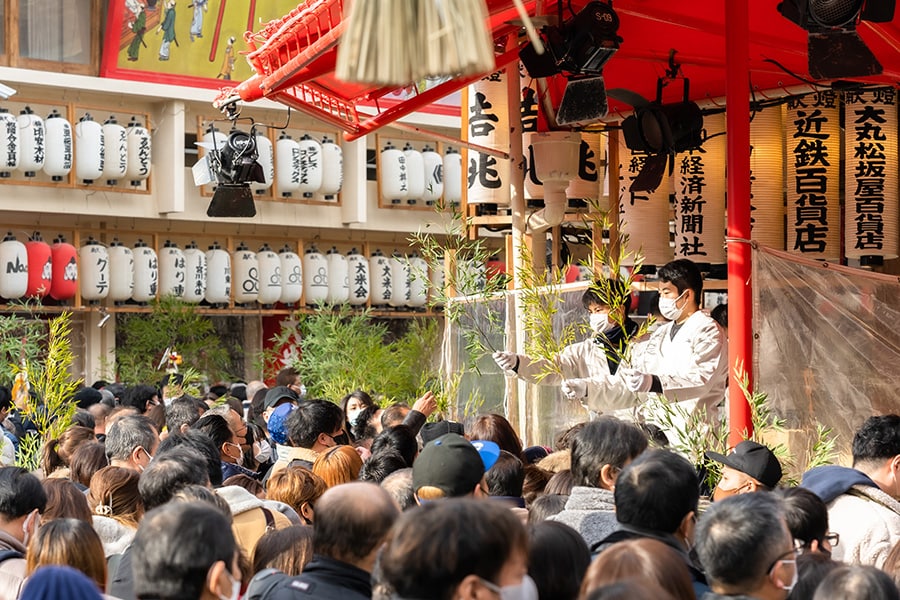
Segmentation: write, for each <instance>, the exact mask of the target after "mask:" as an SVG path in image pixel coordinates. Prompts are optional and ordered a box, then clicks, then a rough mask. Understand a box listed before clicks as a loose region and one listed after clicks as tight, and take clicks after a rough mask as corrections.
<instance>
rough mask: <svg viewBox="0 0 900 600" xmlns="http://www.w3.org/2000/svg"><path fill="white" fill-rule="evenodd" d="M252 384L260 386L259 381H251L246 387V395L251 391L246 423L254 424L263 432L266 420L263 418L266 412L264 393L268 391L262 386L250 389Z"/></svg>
mask: <svg viewBox="0 0 900 600" xmlns="http://www.w3.org/2000/svg"><path fill="white" fill-rule="evenodd" d="M254 383H259V384H262V382H261V381H258V382H252V381H251V382H250V384H249V385H248V386H247V392H248V393H249V392H250V391H251V390H252V391H253V393H252V395H251V396H250V408H249V409H247V421H248V422H250V423H254V424H256V425H257V426H258V427H261V428H262V429H263V430H265V428H266V420H265V419H264V418H263V413H264V412H266V392H268V391H269V389H268V388H267V387H266V386H265V385H264V384H263V385H262V386H261V387H255V388H251V386H252V385H253V384H254Z"/></svg>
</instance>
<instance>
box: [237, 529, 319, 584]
mask: <svg viewBox="0 0 900 600" xmlns="http://www.w3.org/2000/svg"><path fill="white" fill-rule="evenodd" d="M312 548H313V528H312V527H311V526H309V525H291V526H290V527H285V528H284V529H274V530H272V531H268V532H266V533H265V534H264V535H263V536H262V537H261V538H259V540H258V541H257V542H256V546H255V547H254V548H253V559H252V560H251V563H252V566H253V572H254V573H259V572H260V571H262V570H263V569H278V570H279V571H281V572H282V573H284V574H286V575H291V576H294V575H299V574H300V572H301V571H303V567H305V566H306V563H308V562H309V561H310V559H311V558H312Z"/></svg>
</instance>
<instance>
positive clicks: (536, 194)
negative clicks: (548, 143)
mask: <svg viewBox="0 0 900 600" xmlns="http://www.w3.org/2000/svg"><path fill="white" fill-rule="evenodd" d="M539 135H541V133H540V132H538V131H527V132H525V133H523V134H522V155H523V157H524V158H525V173H524V183H525V198H527V199H529V200H536V199H539V198H543V197H544V183H543V182H542V181H541V180H540V178H539V177H538V175H537V171H536V170H535V168H534V166H535V165H534V163H535V160H534V145H533V144H532V140H533V139H535V137H536V136H539Z"/></svg>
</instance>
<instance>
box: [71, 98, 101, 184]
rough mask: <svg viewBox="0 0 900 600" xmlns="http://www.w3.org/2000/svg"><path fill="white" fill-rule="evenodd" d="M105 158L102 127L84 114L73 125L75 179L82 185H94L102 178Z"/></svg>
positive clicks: (88, 115)
mask: <svg viewBox="0 0 900 600" xmlns="http://www.w3.org/2000/svg"><path fill="white" fill-rule="evenodd" d="M105 157H106V140H105V139H104V137H103V126H102V125H100V123H98V122H97V121H95V120H94V119H93V118H92V117H91V115H90V114H88V113H85V114H84V115H83V116H82V117H81V120H80V121H78V123H76V124H75V177H76V178H77V179H78V180H79V181H81V182H82V183H88V184H89V183H94V181H95V180H96V179H99V178H100V177H102V176H103V169H104V167H105V165H106V158H105Z"/></svg>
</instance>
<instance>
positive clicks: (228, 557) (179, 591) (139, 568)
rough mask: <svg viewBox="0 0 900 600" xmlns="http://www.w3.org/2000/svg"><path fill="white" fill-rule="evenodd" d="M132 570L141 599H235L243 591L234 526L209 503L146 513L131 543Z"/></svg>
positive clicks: (176, 504) (178, 505)
mask: <svg viewBox="0 0 900 600" xmlns="http://www.w3.org/2000/svg"><path fill="white" fill-rule="evenodd" d="M132 567H133V571H134V593H135V596H136V597H137V598H140V599H141V600H143V599H145V598H147V599H150V598H153V599H157V600H181V599H188V598H190V599H192V600H193V599H194V598H197V599H204V600H206V599H210V600H212V599H215V598H231V597H233V592H234V590H235V588H237V589H238V590H239V588H240V581H241V576H240V571H239V569H238V547H237V544H236V543H235V541H234V534H233V533H232V531H231V525H230V524H229V523H228V520H227V519H226V518H225V517H224V516H223V515H222V514H221V513H220V512H219V511H217V510H210V508H209V505H208V504H205V503H199V502H174V503H171V504H167V505H165V506H161V507H159V508H157V509H156V510H153V511H151V512H149V513H147V515H146V516H145V517H144V520H143V521H141V526H140V527H139V528H138V531H137V535H136V536H135V538H134V544H133V545H132Z"/></svg>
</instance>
